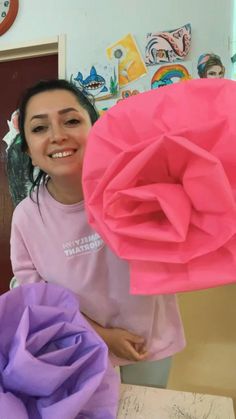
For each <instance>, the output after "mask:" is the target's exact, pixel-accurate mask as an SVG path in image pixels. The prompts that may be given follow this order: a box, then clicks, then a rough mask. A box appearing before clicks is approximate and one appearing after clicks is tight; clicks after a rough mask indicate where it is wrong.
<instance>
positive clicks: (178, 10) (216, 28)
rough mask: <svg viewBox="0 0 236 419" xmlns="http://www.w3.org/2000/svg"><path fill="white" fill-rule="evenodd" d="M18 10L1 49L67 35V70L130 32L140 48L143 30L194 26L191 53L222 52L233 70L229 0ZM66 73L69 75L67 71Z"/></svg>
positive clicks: (55, 3)
mask: <svg viewBox="0 0 236 419" xmlns="http://www.w3.org/2000/svg"><path fill="white" fill-rule="evenodd" d="M19 3H20V8H19V14H18V16H17V18H16V21H15V22H14V24H13V26H12V28H11V29H9V31H8V32H7V33H6V34H4V35H3V36H1V37H0V48H1V47H4V46H7V45H12V44H14V43H16V44H19V43H22V42H27V41H39V40H41V39H45V38H48V37H52V36H55V35H59V34H61V33H65V34H66V36H67V69H68V72H70V71H71V69H75V68H76V69H78V67H79V66H80V65H81V66H84V65H88V66H89V65H90V64H92V63H93V62H94V61H98V60H100V58H101V57H103V58H105V49H106V47H107V46H108V45H110V44H112V43H113V42H115V41H117V40H118V39H120V38H121V37H123V36H124V35H126V34H127V33H129V32H131V33H132V34H133V35H134V37H135V39H136V41H137V43H138V46H139V47H140V49H141V51H142V52H144V45H145V35H146V33H147V32H152V31H158V30H168V29H175V28H177V27H178V26H181V25H183V24H186V23H191V25H192V30H193V34H192V39H193V40H192V51H191V53H190V55H189V57H188V59H190V60H192V61H193V69H194V73H193V75H194V76H196V75H197V74H196V61H197V57H198V56H199V55H200V54H201V53H203V52H214V53H217V54H219V55H220V56H221V58H222V61H223V62H224V64H225V66H226V68H227V75H228V76H229V75H230V73H231V64H230V54H231V51H230V50H229V41H230V39H231V37H232V32H233V28H232V21H233V0H164V1H163V0H119V1H117V0H66V1H64V0H40V1H39V0H20V1H19ZM68 76H69V74H68Z"/></svg>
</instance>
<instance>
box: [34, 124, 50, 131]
mask: <svg viewBox="0 0 236 419" xmlns="http://www.w3.org/2000/svg"><path fill="white" fill-rule="evenodd" d="M46 128H47V127H46V126H45V125H37V126H36V127H33V128H32V132H35V133H37V132H42V131H45V130H46Z"/></svg>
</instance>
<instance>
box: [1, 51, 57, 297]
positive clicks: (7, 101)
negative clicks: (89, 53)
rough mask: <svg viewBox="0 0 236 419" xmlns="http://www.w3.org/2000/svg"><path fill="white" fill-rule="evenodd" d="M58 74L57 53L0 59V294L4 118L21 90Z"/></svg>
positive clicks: (4, 282)
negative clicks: (15, 58)
mask: <svg viewBox="0 0 236 419" xmlns="http://www.w3.org/2000/svg"><path fill="white" fill-rule="evenodd" d="M57 77H58V54H53V55H46V56H40V57H32V58H24V59H17V60H11V61H3V62H0V294H2V293H3V292H6V291H7V290H8V289H9V281H10V279H11V278H12V276H13V274H12V270H11V264H10V226H11V217H12V212H13V204H12V201H11V197H10V193H9V187H8V181H7V176H6V170H5V167H6V147H7V145H6V144H5V143H4V142H3V141H2V138H3V137H4V135H5V134H6V133H7V131H8V126H7V120H9V119H10V117H11V114H12V112H13V111H14V110H16V109H17V107H18V100H19V97H20V95H21V93H22V91H23V90H24V89H25V88H27V87H28V86H30V85H32V84H33V83H35V82H36V81H38V80H39V79H48V78H57Z"/></svg>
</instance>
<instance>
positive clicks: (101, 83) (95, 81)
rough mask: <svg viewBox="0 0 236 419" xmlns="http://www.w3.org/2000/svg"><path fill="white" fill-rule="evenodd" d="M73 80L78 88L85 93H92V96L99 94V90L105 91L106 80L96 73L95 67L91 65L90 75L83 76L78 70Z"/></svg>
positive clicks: (106, 89)
mask: <svg viewBox="0 0 236 419" xmlns="http://www.w3.org/2000/svg"><path fill="white" fill-rule="evenodd" d="M74 80H75V81H76V82H77V83H78V85H79V88H80V89H81V90H82V91H83V92H84V93H86V94H92V95H93V96H97V95H99V94H100V93H101V92H107V91H108V88H107V87H106V80H105V79H104V77H102V76H101V75H99V74H97V71H96V68H95V67H94V66H92V67H91V70H90V75H89V76H88V77H86V78H85V79H84V78H83V75H82V73H81V72H78V74H77V76H76V77H74Z"/></svg>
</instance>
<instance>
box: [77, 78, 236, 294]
mask: <svg viewBox="0 0 236 419" xmlns="http://www.w3.org/2000/svg"><path fill="white" fill-rule="evenodd" d="M235 103H236V83H235V82H234V81H230V80H216V79H213V80H209V79H200V80H191V81H187V82H183V83H178V84H174V85H172V86H168V87H163V88H162V89H158V90H153V91H150V92H146V93H142V94H139V95H137V96H133V97H131V98H129V99H127V100H125V101H122V102H120V103H118V104H117V105H116V106H114V107H113V108H111V109H110V110H109V111H107V112H106V113H105V114H104V115H103V117H102V118H100V119H99V121H98V122H97V123H96V124H95V126H94V127H93V128H92V130H91V134H90V136H89V139H88V145H87V149H86V154H85V161H84V171H83V187H84V194H85V203H86V208H87V212H88V217H89V222H90V224H91V225H92V226H93V227H94V229H95V230H96V231H97V232H99V233H100V234H101V236H102V237H103V239H104V240H105V241H106V242H107V243H108V245H109V246H110V247H111V248H112V249H113V250H114V252H115V253H116V254H117V255H118V256H120V257H121V258H123V259H126V260H128V261H129V264H130V281H131V283H130V291H131V293H134V294H164V293H175V292H182V291H190V290H197V289H203V288H208V287H215V286H218V285H223V284H228V283H232V282H234V281H235V279H236V235H235V233H236V201H235V198H236V113H235V108H236V105H235Z"/></svg>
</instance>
